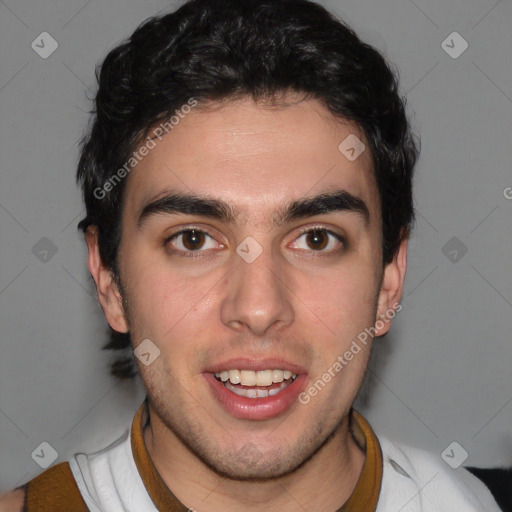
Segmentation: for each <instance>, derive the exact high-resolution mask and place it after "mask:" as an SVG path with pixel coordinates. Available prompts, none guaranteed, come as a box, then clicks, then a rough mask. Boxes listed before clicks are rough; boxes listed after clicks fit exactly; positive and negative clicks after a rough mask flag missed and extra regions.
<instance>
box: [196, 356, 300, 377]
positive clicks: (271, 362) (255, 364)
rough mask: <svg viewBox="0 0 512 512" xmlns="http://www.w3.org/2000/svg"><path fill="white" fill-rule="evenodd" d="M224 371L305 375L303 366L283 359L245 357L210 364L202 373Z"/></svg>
mask: <svg viewBox="0 0 512 512" xmlns="http://www.w3.org/2000/svg"><path fill="white" fill-rule="evenodd" d="M225 370H252V371H254V372H257V371H262V370H289V371H290V372H292V373H293V374H294V375H301V374H305V373H307V371H306V369H305V368H304V367H303V366H300V365H298V364H295V363H290V362H289V361H285V360H283V359H277V358H270V359H269V358H266V359H248V358H246V357H242V358H236V359H229V360H227V361H223V362H221V363H216V364H212V365H210V366H208V367H207V368H206V369H205V370H204V371H205V372H207V373H219V372H222V371H225Z"/></svg>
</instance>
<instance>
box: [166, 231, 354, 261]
mask: <svg viewBox="0 0 512 512" xmlns="http://www.w3.org/2000/svg"><path fill="white" fill-rule="evenodd" d="M190 231H197V232H199V233H203V234H205V235H206V236H208V237H210V238H212V239H214V237H213V236H212V235H210V234H209V233H208V232H207V231H205V230H204V229H199V228H197V227H194V226H190V227H187V228H184V229H182V230H180V231H178V232H176V233H174V234H172V235H171V236H169V237H167V238H165V240H164V242H163V245H164V246H165V247H168V246H169V243H170V242H171V241H172V240H174V239H176V238H178V237H179V236H180V235H183V234H185V233H189V232H190ZM314 231H322V232H324V233H326V234H327V235H332V236H333V237H334V238H335V239H336V240H337V241H338V242H340V244H341V247H338V248H337V249H331V250H330V251H324V250H320V251H315V250H313V249H311V250H309V251H307V252H308V253H316V254H317V255H318V256H320V257H323V256H330V255H333V254H338V253H340V252H341V251H343V250H344V249H345V248H346V240H345V239H344V238H343V237H342V236H341V235H339V234H338V233H336V232H334V231H331V230H330V229H327V228H325V227H323V226H312V227H308V228H304V229H302V230H301V231H300V232H299V234H298V236H297V238H296V239H295V240H297V239H298V238H300V237H301V236H302V235H304V234H306V233H310V232H314ZM169 251H170V252H171V253H172V254H176V255H178V256H180V257H183V258H192V259H193V258H205V257H208V256H205V255H204V254H201V253H205V252H206V251H204V250H201V249H197V250H196V251H190V250H186V251H183V250H181V249H169ZM302 251H304V249H302Z"/></svg>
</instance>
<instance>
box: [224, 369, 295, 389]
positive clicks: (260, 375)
mask: <svg viewBox="0 0 512 512" xmlns="http://www.w3.org/2000/svg"><path fill="white" fill-rule="evenodd" d="M215 377H217V378H220V379H221V380H222V382H226V381H227V380H228V379H229V381H230V382H231V384H242V385H243V386H270V385H271V384H272V383H273V382H283V380H287V379H289V378H290V377H293V378H294V379H295V377H297V375H296V374H294V373H292V372H290V371H289V370H260V371H257V372H253V371H252V370H224V371H222V372H219V373H216V374H215Z"/></svg>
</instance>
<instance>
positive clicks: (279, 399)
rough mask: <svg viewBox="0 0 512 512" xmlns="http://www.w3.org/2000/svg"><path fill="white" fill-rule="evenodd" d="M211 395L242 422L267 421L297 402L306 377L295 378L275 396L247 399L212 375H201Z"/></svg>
mask: <svg viewBox="0 0 512 512" xmlns="http://www.w3.org/2000/svg"><path fill="white" fill-rule="evenodd" d="M203 376H204V378H205V379H206V382H207V383H208V384H209V386H210V389H211V390H212V392H213V395H214V396H215V398H216V399H217V400H218V402H219V403H220V404H221V405H222V407H224V409H225V410H226V411H227V412H228V413H229V414H230V415H231V416H234V417H235V418H239V419H242V420H269V419H271V418H275V417H277V416H279V415H280V414H283V413H284V412H286V411H287V410H288V409H290V408H291V406H292V405H293V404H294V403H295V402H297V401H298V400H297V399H298V397H299V395H300V393H301V391H302V389H303V388H304V386H305V383H306V375H298V376H297V378H296V379H295V380H294V381H293V382H292V383H291V384H289V385H288V386H287V387H286V388H285V389H283V390H282V391H280V392H279V393H277V395H273V396H266V397H264V398H247V397H245V396H239V395H237V394H236V393H233V392H232V391H230V390H229V389H227V388H226V387H225V386H224V384H222V383H221V382H219V381H218V380H217V379H216V378H215V376H214V375H213V374H212V373H203Z"/></svg>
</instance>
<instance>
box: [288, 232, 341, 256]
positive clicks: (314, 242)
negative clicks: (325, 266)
mask: <svg viewBox="0 0 512 512" xmlns="http://www.w3.org/2000/svg"><path fill="white" fill-rule="evenodd" d="M301 239H303V241H302V242H301V243H298V241H299V240H301ZM344 245H345V244H344V240H343V238H342V237H341V236H340V235H338V234H337V233H334V232H333V231H330V230H328V229H325V228H309V229H307V230H304V231H302V233H301V234H300V236H299V237H298V238H297V239H296V241H295V242H294V243H293V244H292V246H291V247H292V248H293V249H301V250H305V251H310V252H311V251H313V252H336V251H337V250H341V249H343V247H344Z"/></svg>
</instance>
